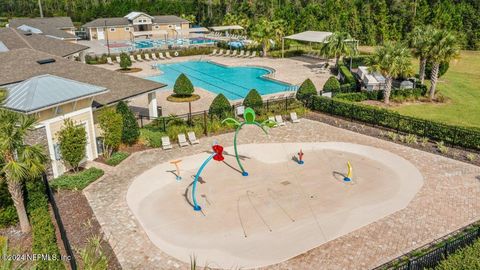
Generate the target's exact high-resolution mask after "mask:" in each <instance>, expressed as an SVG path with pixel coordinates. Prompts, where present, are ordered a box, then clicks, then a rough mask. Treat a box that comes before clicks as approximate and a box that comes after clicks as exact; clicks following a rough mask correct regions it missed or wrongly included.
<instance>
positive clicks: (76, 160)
mask: <svg viewBox="0 0 480 270" xmlns="http://www.w3.org/2000/svg"><path fill="white" fill-rule="evenodd" d="M57 136H58V141H59V142H60V153H61V154H62V160H63V161H65V162H66V163H67V164H68V165H69V166H70V167H72V169H73V171H75V172H76V171H78V166H79V165H80V162H81V161H82V160H83V159H84V158H85V150H86V149H85V148H86V145H87V132H86V131H85V128H84V127H83V125H76V124H74V123H73V121H72V120H71V119H70V118H67V119H65V121H64V122H63V128H62V129H61V130H60V131H59V132H58V134H57Z"/></svg>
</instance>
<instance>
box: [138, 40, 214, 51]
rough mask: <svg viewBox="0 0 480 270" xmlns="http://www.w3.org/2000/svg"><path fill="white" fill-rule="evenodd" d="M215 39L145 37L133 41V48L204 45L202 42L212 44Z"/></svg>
mask: <svg viewBox="0 0 480 270" xmlns="http://www.w3.org/2000/svg"><path fill="white" fill-rule="evenodd" d="M214 43H215V41H214V40H212V39H208V38H202V37H197V38H183V39H167V40H164V39H145V40H138V41H135V42H134V45H135V48H137V49H148V48H155V47H162V46H165V45H204V44H214Z"/></svg>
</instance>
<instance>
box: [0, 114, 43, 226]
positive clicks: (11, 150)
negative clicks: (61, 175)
mask: <svg viewBox="0 0 480 270" xmlns="http://www.w3.org/2000/svg"><path fill="white" fill-rule="evenodd" d="M0 119H2V121H1V122H0V181H6V182H7V186H8V191H9V192H10V196H12V200H13V203H14V205H15V208H16V210H17V215H18V219H19V221H20V227H21V229H22V232H29V231H30V223H29V221H28V217H27V212H26V209H25V203H24V196H23V195H24V194H23V184H24V181H25V180H26V179H29V178H36V177H38V176H40V175H41V174H42V173H43V172H44V171H45V167H44V163H45V161H46V157H45V155H44V154H43V149H42V148H41V147H40V146H39V145H33V146H30V145H26V144H25V143H24V139H25V136H26V135H27V133H28V131H30V130H31V129H32V128H33V127H34V125H35V119H34V118H33V117H30V116H26V115H23V114H18V113H15V112H12V111H7V110H5V109H1V108H0Z"/></svg>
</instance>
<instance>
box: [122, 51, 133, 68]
mask: <svg viewBox="0 0 480 270" xmlns="http://www.w3.org/2000/svg"><path fill="white" fill-rule="evenodd" d="M131 66H132V60H130V57H129V56H128V54H126V53H121V54H120V67H121V68H122V69H123V70H126V69H128V68H129V67H131Z"/></svg>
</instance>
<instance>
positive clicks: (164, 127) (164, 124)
mask: <svg viewBox="0 0 480 270" xmlns="http://www.w3.org/2000/svg"><path fill="white" fill-rule="evenodd" d="M162 120H163V121H162V122H163V131H164V132H167V123H165V121H167V120H165V117H162Z"/></svg>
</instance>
